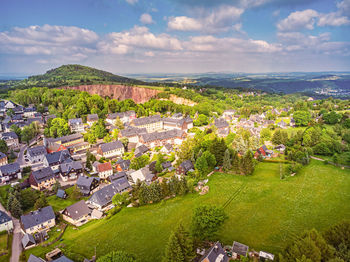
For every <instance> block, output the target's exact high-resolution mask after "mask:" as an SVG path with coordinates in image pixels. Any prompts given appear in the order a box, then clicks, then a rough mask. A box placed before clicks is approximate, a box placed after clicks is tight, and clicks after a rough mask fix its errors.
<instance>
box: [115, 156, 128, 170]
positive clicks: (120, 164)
mask: <svg viewBox="0 0 350 262" xmlns="http://www.w3.org/2000/svg"><path fill="white" fill-rule="evenodd" d="M130 164H131V161H130V159H127V160H124V159H119V160H118V161H117V163H116V165H115V167H116V169H117V171H119V172H121V171H127V170H129V167H130Z"/></svg>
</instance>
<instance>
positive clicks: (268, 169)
mask: <svg viewBox="0 0 350 262" xmlns="http://www.w3.org/2000/svg"><path fill="white" fill-rule="evenodd" d="M279 177H280V176H279V164H278V163H260V164H259V165H258V166H257V168H256V170H255V172H254V174H253V175H252V176H249V177H244V176H234V175H228V174H222V173H216V174H214V175H213V176H211V177H210V181H209V183H208V184H209V187H210V190H209V193H208V194H206V195H204V196H199V195H198V194H197V193H196V194H189V195H186V196H184V197H177V198H175V199H171V200H168V201H166V202H161V203H158V204H154V205H148V206H143V207H140V208H124V209H123V210H122V211H121V212H120V213H118V214H116V215H115V216H114V217H112V218H111V219H109V220H107V219H104V220H101V221H93V222H90V223H88V224H86V225H84V226H83V227H81V228H79V229H73V228H72V227H68V228H67V230H66V232H65V234H64V235H63V240H62V241H60V243H59V245H60V247H61V248H62V249H63V250H64V252H65V253H66V255H67V256H68V257H69V256H72V255H74V254H75V256H74V257H73V256H72V257H71V258H73V259H74V258H76V257H77V256H76V255H78V257H79V255H81V256H85V257H91V256H92V255H93V254H94V252H95V247H96V252H97V255H103V254H105V253H106V252H109V251H111V250H117V249H122V250H126V251H128V252H131V253H134V254H136V255H137V257H139V258H143V260H142V261H160V259H161V256H162V255H163V250H164V247H165V245H166V243H167V239H168V237H169V235H170V232H171V230H172V229H174V227H175V226H176V225H177V224H178V223H179V222H182V223H183V224H184V225H185V226H186V227H188V226H189V223H190V220H191V215H192V210H193V208H194V207H195V206H197V205H199V204H204V203H206V204H213V205H218V206H223V205H224V206H225V211H226V213H227V214H228V219H227V220H226V221H225V223H224V224H223V226H222V228H221V230H220V231H219V234H218V239H219V240H220V241H222V242H223V243H224V244H232V242H233V241H234V240H236V241H239V242H242V243H245V244H247V245H248V246H250V247H251V248H254V249H255V250H264V251H268V252H272V253H278V252H279V251H280V250H281V249H282V248H283V247H284V246H285V244H286V243H288V242H289V241H291V240H293V239H294V238H295V237H296V236H298V235H300V234H301V233H302V232H303V231H304V230H307V229H311V228H316V229H318V230H321V231H322V230H324V229H325V228H327V227H329V226H331V225H333V224H335V223H337V222H339V221H341V220H343V219H345V218H350V205H349V204H348V203H350V172H349V170H341V169H340V168H336V167H333V166H329V165H324V164H323V163H321V162H318V161H312V162H311V164H310V165H309V166H307V167H305V168H304V169H303V170H302V171H301V172H300V174H298V175H297V176H294V177H289V178H287V179H285V180H280V178H279ZM57 245H58V244H57V243H56V244H55V245H52V246H50V247H47V248H43V247H36V248H34V249H30V250H28V251H26V254H27V256H29V254H30V253H33V254H35V255H40V256H42V257H43V255H44V254H45V252H47V251H50V250H52V249H53V248H54V247H56V246H57Z"/></svg>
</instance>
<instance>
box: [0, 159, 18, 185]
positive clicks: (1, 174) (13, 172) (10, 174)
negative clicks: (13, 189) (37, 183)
mask: <svg viewBox="0 0 350 262" xmlns="http://www.w3.org/2000/svg"><path fill="white" fill-rule="evenodd" d="M17 178H19V179H21V178H22V174H21V168H20V166H19V164H18V163H17V162H14V163H11V164H6V165H3V166H0V182H1V183H4V182H8V181H10V180H13V179H17Z"/></svg>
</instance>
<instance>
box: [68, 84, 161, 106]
mask: <svg viewBox="0 0 350 262" xmlns="http://www.w3.org/2000/svg"><path fill="white" fill-rule="evenodd" d="M62 88H64V89H75V90H80V91H86V92H88V93H89V94H92V95H93V94H97V95H100V96H102V97H105V96H108V97H110V98H114V99H117V100H125V99H132V100H134V101H135V103H144V102H147V101H148V100H150V99H151V98H153V97H155V96H156V95H157V94H158V93H159V92H160V91H158V90H154V89H149V88H144V87H137V86H126V85H81V86H65V87H62Z"/></svg>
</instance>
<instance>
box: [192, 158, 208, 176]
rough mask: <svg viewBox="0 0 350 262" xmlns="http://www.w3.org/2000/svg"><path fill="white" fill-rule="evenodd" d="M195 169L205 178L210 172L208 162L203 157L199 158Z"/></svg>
mask: <svg viewBox="0 0 350 262" xmlns="http://www.w3.org/2000/svg"><path fill="white" fill-rule="evenodd" d="M194 167H195V168H196V169H197V170H198V172H199V173H200V175H201V176H204V175H206V174H208V172H209V166H208V162H207V160H206V159H205V157H203V156H201V157H199V158H197V160H196V163H195V164H194Z"/></svg>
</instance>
